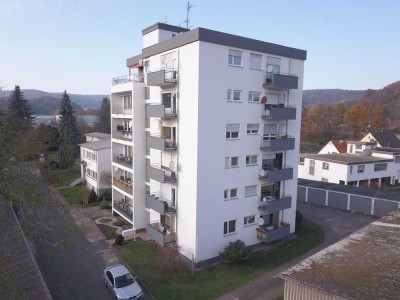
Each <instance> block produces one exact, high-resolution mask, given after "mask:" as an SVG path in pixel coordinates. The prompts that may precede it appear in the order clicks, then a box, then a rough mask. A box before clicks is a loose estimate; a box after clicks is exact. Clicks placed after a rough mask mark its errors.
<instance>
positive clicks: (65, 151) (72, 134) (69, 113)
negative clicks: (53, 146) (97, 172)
mask: <svg viewBox="0 0 400 300" xmlns="http://www.w3.org/2000/svg"><path fill="white" fill-rule="evenodd" d="M60 115H61V117H60V124H59V127H58V130H59V137H58V164H59V167H60V168H61V169H65V168H67V167H71V166H72V164H73V163H74V160H75V157H76V156H77V154H78V150H79V147H78V143H79V141H80V134H79V131H78V128H77V126H76V117H75V115H74V109H73V108H72V105H71V100H70V99H69V96H68V94H67V91H64V95H63V98H62V100H61V107H60Z"/></svg>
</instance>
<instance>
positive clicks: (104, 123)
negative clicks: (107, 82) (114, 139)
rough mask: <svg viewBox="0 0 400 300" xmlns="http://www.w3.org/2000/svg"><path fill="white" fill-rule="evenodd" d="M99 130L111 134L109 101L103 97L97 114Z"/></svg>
mask: <svg viewBox="0 0 400 300" xmlns="http://www.w3.org/2000/svg"><path fill="white" fill-rule="evenodd" d="M99 127H100V128H99V130H100V131H101V132H104V133H111V110H110V100H109V99H108V98H107V97H105V98H103V101H102V102H101V106H100V112H99Z"/></svg>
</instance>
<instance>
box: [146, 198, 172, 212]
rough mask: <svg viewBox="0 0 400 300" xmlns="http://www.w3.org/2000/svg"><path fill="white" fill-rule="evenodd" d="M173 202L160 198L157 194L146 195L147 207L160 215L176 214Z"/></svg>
mask: <svg viewBox="0 0 400 300" xmlns="http://www.w3.org/2000/svg"><path fill="white" fill-rule="evenodd" d="M172 204H173V203H172V201H167V200H164V199H162V198H160V197H159V196H158V195H157V194H146V207H147V208H149V209H150V208H151V209H152V210H155V211H156V212H158V213H159V214H160V215H165V214H166V213H168V214H174V213H175V212H176V210H175V207H173V206H172Z"/></svg>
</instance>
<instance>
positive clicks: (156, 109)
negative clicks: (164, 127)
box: [146, 104, 177, 119]
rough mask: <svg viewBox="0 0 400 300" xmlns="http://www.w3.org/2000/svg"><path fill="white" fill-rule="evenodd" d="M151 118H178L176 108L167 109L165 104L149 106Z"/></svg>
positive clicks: (148, 110) (148, 113) (147, 107)
mask: <svg viewBox="0 0 400 300" xmlns="http://www.w3.org/2000/svg"><path fill="white" fill-rule="evenodd" d="M146 109H147V116H148V117H149V118H162V119H174V118H176V116H177V113H176V107H165V105H164V104H147V106H146Z"/></svg>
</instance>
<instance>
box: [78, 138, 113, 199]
mask: <svg viewBox="0 0 400 300" xmlns="http://www.w3.org/2000/svg"><path fill="white" fill-rule="evenodd" d="M85 137H86V143H84V144H79V146H80V158H81V163H80V165H81V178H82V179H83V180H84V181H85V184H86V186H87V187H88V188H89V189H92V188H93V189H94V191H95V192H96V194H97V195H101V194H102V193H103V191H104V190H106V189H109V188H111V185H110V184H109V183H107V180H105V179H103V178H102V176H105V175H106V174H110V175H111V135H110V134H106V133H101V132H92V133H86V134H85Z"/></svg>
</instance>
